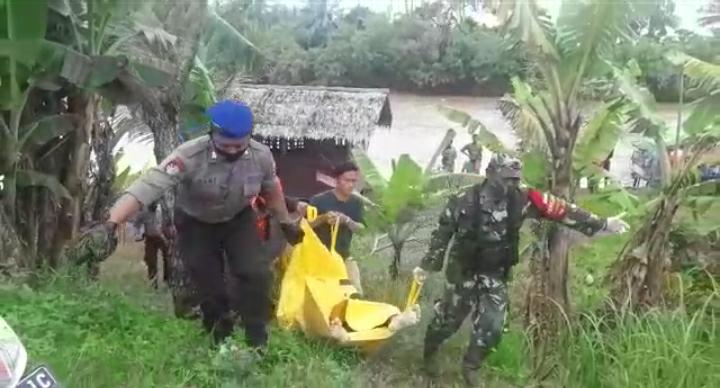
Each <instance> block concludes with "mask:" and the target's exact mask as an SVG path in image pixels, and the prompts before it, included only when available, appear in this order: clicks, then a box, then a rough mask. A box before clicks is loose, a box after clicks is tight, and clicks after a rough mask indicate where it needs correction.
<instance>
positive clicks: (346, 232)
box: [310, 162, 364, 293]
mask: <svg viewBox="0 0 720 388" xmlns="http://www.w3.org/2000/svg"><path fill="white" fill-rule="evenodd" d="M333 177H334V178H335V188H334V189H332V190H328V191H326V192H323V193H320V194H317V195H315V196H314V197H312V198H311V199H310V205H311V206H314V207H316V208H317V210H318V218H317V219H316V220H315V221H314V222H312V227H313V229H314V230H315V233H317V235H318V237H319V238H320V241H322V242H323V244H325V246H326V247H328V249H329V248H330V245H331V242H332V233H331V226H332V225H334V224H335V223H336V222H339V224H340V229H339V230H338V236H337V242H336V244H335V251H337V253H338V254H339V255H340V256H342V258H343V259H344V260H345V264H346V266H347V267H348V275H349V276H350V280H351V281H352V282H353V283H354V284H353V285H354V286H355V288H357V289H358V292H360V293H362V289H361V287H360V279H359V273H357V274H354V273H353V272H357V264H356V263H355V262H354V261H353V260H352V259H351V258H350V244H351V242H352V236H353V232H355V231H358V230H360V229H362V228H364V226H363V224H362V223H363V203H362V201H361V199H360V198H358V197H357V196H355V195H353V190H354V189H355V185H356V184H357V182H358V180H359V179H360V171H359V169H358V167H357V165H355V163H352V162H345V163H343V164H341V165H339V166H337V167H336V168H335V170H334V171H333ZM353 278H356V279H353Z"/></svg>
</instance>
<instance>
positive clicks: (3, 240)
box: [0, 206, 22, 276]
mask: <svg viewBox="0 0 720 388" xmlns="http://www.w3.org/2000/svg"><path fill="white" fill-rule="evenodd" d="M21 264H22V245H21V244H20V239H19V238H18V235H17V233H16V231H15V226H14V225H13V222H12V220H10V218H9V217H8V216H7V214H6V213H5V209H4V208H3V207H2V206H0V276H2V275H9V276H11V275H14V274H15V273H17V271H18V270H19V269H20V267H21Z"/></svg>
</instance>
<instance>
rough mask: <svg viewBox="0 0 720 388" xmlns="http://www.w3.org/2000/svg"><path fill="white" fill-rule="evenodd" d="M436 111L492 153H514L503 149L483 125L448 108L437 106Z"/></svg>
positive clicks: (499, 142)
mask: <svg viewBox="0 0 720 388" xmlns="http://www.w3.org/2000/svg"><path fill="white" fill-rule="evenodd" d="M438 109H439V110H440V112H442V113H443V115H444V116H445V117H446V118H447V119H448V120H450V121H452V122H454V123H457V124H459V125H460V126H462V127H463V128H466V129H467V130H468V133H470V134H472V135H476V136H477V138H478V142H479V143H480V144H481V145H482V146H483V147H485V148H487V149H489V150H490V151H492V152H501V153H506V154H513V153H515V151H513V150H511V149H509V148H507V147H505V145H504V144H503V143H502V142H501V141H500V139H498V137H497V136H496V135H495V134H494V133H492V132H490V130H488V129H487V127H486V126H485V124H483V123H482V122H481V121H480V120H477V119H475V118H473V117H472V116H470V115H469V114H467V113H466V112H463V111H461V110H458V109H455V108H450V107H448V106H439V107H438Z"/></svg>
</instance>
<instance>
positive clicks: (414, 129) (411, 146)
mask: <svg viewBox="0 0 720 388" xmlns="http://www.w3.org/2000/svg"><path fill="white" fill-rule="evenodd" d="M497 101H498V99H497V98H492V97H458V96H418V95H414V94H403V93H392V94H391V97H390V104H391V108H392V112H393V122H392V127H391V128H389V129H387V128H381V129H378V130H377V131H376V132H375V133H374V135H373V137H372V139H371V141H370V147H369V149H368V154H369V156H370V157H371V158H372V160H374V161H375V163H376V164H377V165H378V167H379V168H380V169H381V172H382V173H383V174H386V175H387V174H389V173H390V169H391V167H390V166H391V160H392V159H393V158H397V157H398V156H399V155H401V154H404V153H406V154H409V155H410V156H411V157H412V158H413V159H414V160H415V161H417V162H418V163H419V164H420V165H421V166H423V167H424V166H426V165H427V163H428V162H429V161H430V158H431V157H432V154H433V152H434V151H435V149H436V148H437V146H438V144H439V143H440V142H441V141H442V138H443V137H444V136H445V132H446V131H447V129H448V128H455V130H456V131H457V134H458V135H457V136H456V137H455V142H454V146H455V148H456V149H457V150H458V155H459V156H458V159H457V161H456V163H455V167H456V169H458V170H459V169H460V168H461V167H462V164H463V163H464V162H465V161H466V158H465V156H463V155H460V154H459V150H460V148H461V147H462V146H464V145H465V144H467V143H468V142H469V141H470V135H469V134H468V133H467V131H466V130H464V129H461V128H458V126H457V125H456V124H455V123H453V122H451V121H449V120H447V119H446V118H445V116H443V114H442V113H441V112H440V111H439V109H438V107H439V106H441V105H445V106H449V107H452V108H455V109H460V110H462V111H464V112H467V113H468V114H470V115H471V116H472V117H474V118H476V119H479V120H480V121H481V122H482V123H483V124H485V126H486V127H487V128H488V129H489V130H490V131H492V132H493V133H494V134H495V135H496V136H497V137H498V138H499V139H500V141H502V142H503V143H505V144H506V145H507V146H512V145H513V144H514V143H515V140H516V139H515V136H514V135H513V132H512V130H511V128H510V126H509V125H508V123H507V122H506V121H505V120H504V119H503V117H502V114H501V113H500V111H499V110H498V108H497ZM675 109H676V108H675V107H674V106H673V105H663V106H661V115H662V117H663V118H664V119H665V120H666V121H668V124H669V125H670V126H671V127H673V128H674V126H675V125H674V122H675V120H676V114H677V113H676V111H675ZM635 140H637V138H636V137H633V136H624V137H623V139H621V141H620V143H619V144H618V147H617V148H616V150H615V154H614V157H613V159H612V161H611V164H610V173H611V174H612V175H613V176H614V177H615V178H617V179H618V180H620V181H621V182H623V183H624V184H630V183H631V178H630V155H631V154H632V145H631V143H632V142H633V141H635ZM488 160H489V153H488V152H484V154H483V168H484V166H486V165H487V163H488ZM438 162H439V161H438Z"/></svg>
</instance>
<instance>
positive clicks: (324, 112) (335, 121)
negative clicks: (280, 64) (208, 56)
mask: <svg viewBox="0 0 720 388" xmlns="http://www.w3.org/2000/svg"><path fill="white" fill-rule="evenodd" d="M388 96H389V90H387V89H356V88H331V87H307V86H279V85H251V84H243V83H236V84H231V85H230V86H229V87H228V88H227V89H226V92H225V96H224V97H225V98H234V99H238V100H242V101H244V102H245V103H247V104H248V105H249V106H250V107H251V108H252V110H253V113H254V114H255V133H257V134H258V135H260V136H265V137H281V138H309V139H313V140H323V139H337V140H340V139H342V140H345V141H348V142H350V143H367V142H369V140H370V136H371V135H372V133H373V131H374V130H375V128H376V127H378V126H386V127H389V126H390V124H391V122H392V113H391V112H390V100H389V97H388Z"/></svg>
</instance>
